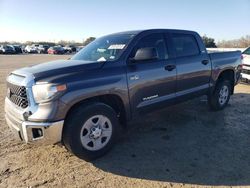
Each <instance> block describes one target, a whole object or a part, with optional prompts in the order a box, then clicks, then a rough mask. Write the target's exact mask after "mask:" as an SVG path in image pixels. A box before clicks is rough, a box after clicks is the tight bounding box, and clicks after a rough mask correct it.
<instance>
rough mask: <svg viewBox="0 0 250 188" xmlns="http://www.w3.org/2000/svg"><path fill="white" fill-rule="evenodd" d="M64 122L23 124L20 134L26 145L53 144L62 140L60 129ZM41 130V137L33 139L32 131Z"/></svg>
mask: <svg viewBox="0 0 250 188" xmlns="http://www.w3.org/2000/svg"><path fill="white" fill-rule="evenodd" d="M63 124H64V121H63V120H62V121H57V122H53V123H47V122H44V123H38V122H27V121H25V122H23V123H22V133H23V137H24V141H25V142H26V143H39V144H41V143H42V144H55V143H58V142H60V141H61V139H62V129H63ZM33 128H36V129H41V130H42V133H43V136H41V137H38V138H34V137H33V134H32V129H33Z"/></svg>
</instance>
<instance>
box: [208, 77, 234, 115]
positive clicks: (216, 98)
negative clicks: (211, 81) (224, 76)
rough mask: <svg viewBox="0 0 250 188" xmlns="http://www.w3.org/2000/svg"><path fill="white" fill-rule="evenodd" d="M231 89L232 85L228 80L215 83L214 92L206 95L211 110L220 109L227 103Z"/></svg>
mask: <svg viewBox="0 0 250 188" xmlns="http://www.w3.org/2000/svg"><path fill="white" fill-rule="evenodd" d="M231 91H232V85H231V83H230V81H228V80H221V81H219V82H218V83H217V84H216V87H215V90H214V92H213V93H212V94H211V95H210V96H209V97H208V103H209V106H210V108H211V109H212V110H215V111H217V110H222V109H223V108H225V107H226V106H227V104H228V101H229V99H230V95H231Z"/></svg>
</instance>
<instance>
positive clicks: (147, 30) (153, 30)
mask: <svg viewBox="0 0 250 188" xmlns="http://www.w3.org/2000/svg"><path fill="white" fill-rule="evenodd" d="M143 32H177V33H196V32H195V31H190V30H181V29H145V30H132V31H122V32H117V33H113V34H111V35H115V34H129V35H137V34H139V33H143Z"/></svg>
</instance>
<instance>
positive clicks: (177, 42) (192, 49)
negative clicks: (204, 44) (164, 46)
mask: <svg viewBox="0 0 250 188" xmlns="http://www.w3.org/2000/svg"><path fill="white" fill-rule="evenodd" d="M173 43H174V48H175V52H176V56H177V57H185V56H192V55H198V54H199V53H200V50H199V47H198V44H197V41H196V39H195V38H194V36H193V35H188V34H173Z"/></svg>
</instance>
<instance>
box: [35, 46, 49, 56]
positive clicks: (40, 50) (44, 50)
mask: <svg viewBox="0 0 250 188" xmlns="http://www.w3.org/2000/svg"><path fill="white" fill-rule="evenodd" d="M48 49H49V45H42V44H40V45H39V46H38V47H37V51H38V53H39V54H46V53H48Z"/></svg>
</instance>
